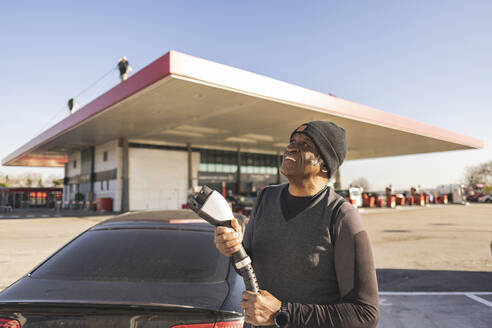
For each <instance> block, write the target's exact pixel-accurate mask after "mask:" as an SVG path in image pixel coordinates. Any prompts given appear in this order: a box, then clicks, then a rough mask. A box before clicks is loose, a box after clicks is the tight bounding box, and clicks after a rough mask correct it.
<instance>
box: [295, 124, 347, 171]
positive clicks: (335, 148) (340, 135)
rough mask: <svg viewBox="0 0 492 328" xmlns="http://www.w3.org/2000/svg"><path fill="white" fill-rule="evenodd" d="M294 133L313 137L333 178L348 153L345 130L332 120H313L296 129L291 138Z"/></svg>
mask: <svg viewBox="0 0 492 328" xmlns="http://www.w3.org/2000/svg"><path fill="white" fill-rule="evenodd" d="M294 133H302V134H305V135H307V136H308V137H309V138H311V140H312V141H313V143H314V144H315V146H316V147H317V148H318V151H319V153H320V155H321V158H323V161H324V162H325V165H326V168H327V169H328V178H331V177H332V175H333V174H334V173H335V172H336V171H337V169H338V168H339V167H340V165H342V163H343V160H344V159H345V155H346V154H347V140H346V137H345V130H344V129H343V128H341V127H339V126H337V125H336V124H335V123H332V122H327V121H312V122H309V123H304V124H302V125H301V126H299V127H298V128H297V129H295V130H294V131H293V132H292V133H291V135H290V138H291V139H292V136H293V135H294Z"/></svg>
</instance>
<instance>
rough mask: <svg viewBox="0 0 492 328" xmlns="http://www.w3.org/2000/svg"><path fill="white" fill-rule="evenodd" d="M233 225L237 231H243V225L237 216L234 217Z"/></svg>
mask: <svg viewBox="0 0 492 328" xmlns="http://www.w3.org/2000/svg"><path fill="white" fill-rule="evenodd" d="M231 226H232V228H233V229H234V230H236V231H237V232H242V229H241V225H240V224H239V222H238V221H237V219H236V218H234V219H232V221H231Z"/></svg>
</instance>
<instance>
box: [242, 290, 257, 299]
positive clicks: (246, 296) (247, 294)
mask: <svg viewBox="0 0 492 328" xmlns="http://www.w3.org/2000/svg"><path fill="white" fill-rule="evenodd" d="M257 295H258V293H255V292H252V291H249V290H245V291H244V292H243V294H242V295H241V299H242V300H244V301H250V300H255V299H256V296H257Z"/></svg>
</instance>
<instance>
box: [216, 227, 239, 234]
mask: <svg viewBox="0 0 492 328" xmlns="http://www.w3.org/2000/svg"><path fill="white" fill-rule="evenodd" d="M228 232H234V229H231V228H229V227H217V228H215V234H216V235H222V234H224V233H228Z"/></svg>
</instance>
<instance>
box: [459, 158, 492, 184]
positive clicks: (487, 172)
mask: <svg viewBox="0 0 492 328" xmlns="http://www.w3.org/2000/svg"><path fill="white" fill-rule="evenodd" d="M465 183H466V184H467V185H468V186H473V185H475V184H477V183H481V184H484V185H486V186H492V161H488V162H485V163H482V164H478V165H477V166H472V167H468V168H467V169H466V171H465Z"/></svg>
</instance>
